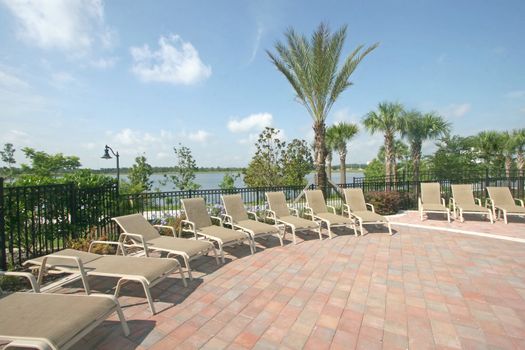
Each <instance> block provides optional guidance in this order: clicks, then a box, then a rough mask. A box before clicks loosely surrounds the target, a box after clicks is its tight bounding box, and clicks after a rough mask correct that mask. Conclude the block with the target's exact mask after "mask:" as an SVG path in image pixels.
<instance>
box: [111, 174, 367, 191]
mask: <svg viewBox="0 0 525 350" xmlns="http://www.w3.org/2000/svg"><path fill="white" fill-rule="evenodd" d="M224 174H226V172H202V173H196V174H195V175H196V178H195V182H196V183H198V184H199V185H201V188H202V189H204V190H209V189H216V188H219V184H220V183H221V182H222V178H223V177H224ZM113 176H115V175H113ZM362 176H363V173H362V172H348V171H347V172H346V181H347V182H352V177H362ZM121 178H122V179H124V180H127V179H128V177H127V175H126V174H123V175H121ZM306 178H307V179H308V181H313V178H314V173H310V174H308V175H307V176H306ZM339 178H340V177H339V171H335V172H334V171H333V172H332V181H334V182H335V183H339ZM163 179H164V176H163V174H153V175H151V177H150V180H152V181H153V187H152V189H153V190H156V189H157V188H158V189H159V190H160V191H161V192H165V191H173V190H174V188H173V184H167V185H166V186H162V185H160V183H159V181H160V180H163ZM235 187H246V185H245V184H244V181H243V180H242V178H238V179H237V180H236V181H235Z"/></svg>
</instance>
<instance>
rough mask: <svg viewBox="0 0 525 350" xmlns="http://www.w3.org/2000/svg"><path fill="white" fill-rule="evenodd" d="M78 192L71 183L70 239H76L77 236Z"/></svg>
mask: <svg viewBox="0 0 525 350" xmlns="http://www.w3.org/2000/svg"><path fill="white" fill-rule="evenodd" d="M76 196H77V191H76V188H75V184H74V183H72V182H70V183H69V216H70V219H69V238H76V235H77V227H76V225H77V221H78V220H77V198H76Z"/></svg>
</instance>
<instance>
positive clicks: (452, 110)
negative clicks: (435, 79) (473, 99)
mask: <svg viewBox="0 0 525 350" xmlns="http://www.w3.org/2000/svg"><path fill="white" fill-rule="evenodd" d="M470 109H471V106H470V103H461V104H451V105H448V106H447V107H445V108H443V109H442V110H441V114H443V115H444V116H446V117H449V118H450V117H456V118H459V117H462V116H464V115H465V114H467V113H468V112H469V111H470Z"/></svg>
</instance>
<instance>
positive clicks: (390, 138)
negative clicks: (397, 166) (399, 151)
mask: <svg viewBox="0 0 525 350" xmlns="http://www.w3.org/2000/svg"><path fill="white" fill-rule="evenodd" d="M393 147H394V135H391V134H389V133H387V134H385V176H386V182H387V183H390V176H392V160H393V154H394V152H393ZM387 188H388V186H387ZM387 190H388V189H387Z"/></svg>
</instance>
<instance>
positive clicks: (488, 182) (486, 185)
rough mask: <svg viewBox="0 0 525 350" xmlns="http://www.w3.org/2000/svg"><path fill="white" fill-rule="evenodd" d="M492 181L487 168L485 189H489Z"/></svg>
mask: <svg viewBox="0 0 525 350" xmlns="http://www.w3.org/2000/svg"><path fill="white" fill-rule="evenodd" d="M489 185H490V180H489V169H488V168H485V188H487V187H489Z"/></svg>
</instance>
